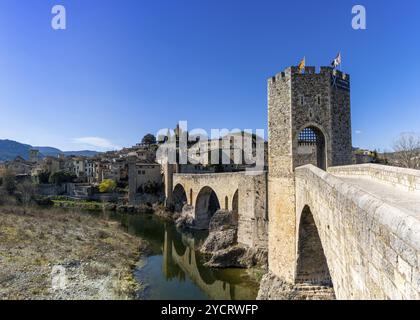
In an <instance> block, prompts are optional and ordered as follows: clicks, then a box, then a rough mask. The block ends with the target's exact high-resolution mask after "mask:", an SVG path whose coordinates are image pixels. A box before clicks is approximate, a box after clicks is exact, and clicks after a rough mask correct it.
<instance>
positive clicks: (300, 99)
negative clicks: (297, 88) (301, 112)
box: [299, 95, 305, 106]
mask: <svg viewBox="0 0 420 320" xmlns="http://www.w3.org/2000/svg"><path fill="white" fill-rule="evenodd" d="M299 104H300V105H301V106H304V105H305V96H303V95H300V96H299Z"/></svg>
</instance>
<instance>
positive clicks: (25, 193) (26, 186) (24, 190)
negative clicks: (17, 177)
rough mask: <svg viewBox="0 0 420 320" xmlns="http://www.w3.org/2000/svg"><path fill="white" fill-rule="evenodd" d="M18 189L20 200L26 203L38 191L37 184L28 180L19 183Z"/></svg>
mask: <svg viewBox="0 0 420 320" xmlns="http://www.w3.org/2000/svg"><path fill="white" fill-rule="evenodd" d="M17 190H18V192H19V193H20V200H21V201H22V202H23V203H25V204H26V203H30V202H31V200H32V199H33V197H34V196H35V193H36V189H35V185H34V184H33V183H32V182H31V181H27V180H26V181H23V182H22V183H19V184H18V186H17Z"/></svg>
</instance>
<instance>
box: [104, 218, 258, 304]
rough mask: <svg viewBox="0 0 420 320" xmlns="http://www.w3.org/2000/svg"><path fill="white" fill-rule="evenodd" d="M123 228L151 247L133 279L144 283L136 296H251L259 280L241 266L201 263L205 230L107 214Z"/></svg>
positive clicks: (255, 291)
mask: <svg viewBox="0 0 420 320" xmlns="http://www.w3.org/2000/svg"><path fill="white" fill-rule="evenodd" d="M110 218H112V219H113V220H118V221H120V223H121V226H122V227H123V229H124V230H125V231H127V232H128V233H130V234H132V235H136V236H138V237H141V238H142V239H145V240H147V241H148V242H149V243H150V245H151V247H152V254H151V255H149V256H148V257H147V259H146V261H145V263H144V264H142V265H140V266H138V267H137V268H136V269H135V271H134V274H135V277H136V279H137V280H138V281H139V282H140V283H142V284H147V288H146V290H144V291H142V293H141V294H139V297H138V298H139V299H147V300H149V299H152V300H154V299H162V300H166V299H169V300H187V299H189V300H195V299H199V300H207V299H217V300H219V299H224V300H245V299H246V300H253V299H255V298H256V296H257V293H258V288H259V283H258V282H257V281H256V280H255V279H254V278H252V277H250V276H249V273H248V272H247V271H246V270H243V269H212V268H208V267H206V266H204V265H203V264H204V262H205V261H204V259H203V257H202V255H200V252H199V251H198V248H199V247H200V245H201V244H202V243H203V241H204V239H205V237H206V236H207V233H205V232H191V233H185V232H180V231H178V230H177V229H176V228H175V227H174V225H173V223H170V222H166V221H163V220H161V219H160V218H158V217H156V216H153V215H125V214H114V213H113V214H110Z"/></svg>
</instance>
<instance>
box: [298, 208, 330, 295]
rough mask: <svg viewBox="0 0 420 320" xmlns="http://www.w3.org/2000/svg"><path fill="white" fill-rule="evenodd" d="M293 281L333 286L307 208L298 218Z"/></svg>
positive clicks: (313, 222)
mask: <svg viewBox="0 0 420 320" xmlns="http://www.w3.org/2000/svg"><path fill="white" fill-rule="evenodd" d="M295 279H296V283H299V284H309V285H320V286H327V287H332V286H333V284H332V281H331V275H330V270H329V268H328V263H327V259H326V257H325V254H324V249H323V247H322V243H321V239H320V237H319V233H318V229H317V226H316V224H315V221H314V218H313V215H312V212H311V209H310V208H309V207H308V206H305V208H304V209H303V211H302V215H301V218H300V224H299V238H298V258H297V266H296V278H295Z"/></svg>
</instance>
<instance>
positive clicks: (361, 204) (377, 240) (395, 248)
mask: <svg viewBox="0 0 420 320" xmlns="http://www.w3.org/2000/svg"><path fill="white" fill-rule="evenodd" d="M295 175H296V231H295V232H296V236H295V239H296V246H295V249H296V253H295V255H294V266H295V268H294V278H295V283H308V284H318V285H319V284H323V285H329V284H330V285H332V286H333V288H334V291H335V295H336V297H337V298H339V299H419V298H420V297H419V289H420V273H419V263H420V261H419V258H420V255H419V252H420V221H419V218H420V171H418V170H408V169H401V168H394V167H388V166H380V165H373V164H367V165H353V166H344V167H330V168H329V169H328V172H325V171H323V170H321V169H318V168H316V167H315V166H312V165H307V166H303V167H299V168H297V169H296V173H295Z"/></svg>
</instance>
